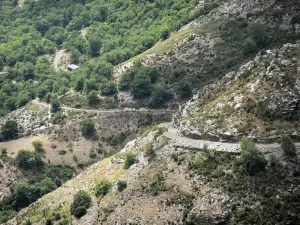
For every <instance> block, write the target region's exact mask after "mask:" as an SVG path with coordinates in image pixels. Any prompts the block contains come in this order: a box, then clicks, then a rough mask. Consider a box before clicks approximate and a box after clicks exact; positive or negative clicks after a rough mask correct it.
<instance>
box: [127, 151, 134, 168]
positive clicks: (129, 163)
mask: <svg viewBox="0 0 300 225" xmlns="http://www.w3.org/2000/svg"><path fill="white" fill-rule="evenodd" d="M135 163H136V154H135V153H133V152H130V153H128V154H127V155H126V157H125V162H124V169H125V170H127V169H129V168H130V167H131V166H132V165H133V164H135Z"/></svg>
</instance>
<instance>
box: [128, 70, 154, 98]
mask: <svg viewBox="0 0 300 225" xmlns="http://www.w3.org/2000/svg"><path fill="white" fill-rule="evenodd" d="M151 90H152V87H151V79H150V77H148V76H147V75H145V74H142V73H139V74H137V75H136V76H135V77H134V80H133V85H132V91H131V95H132V96H133V97H134V98H145V97H148V96H150V94H151Z"/></svg>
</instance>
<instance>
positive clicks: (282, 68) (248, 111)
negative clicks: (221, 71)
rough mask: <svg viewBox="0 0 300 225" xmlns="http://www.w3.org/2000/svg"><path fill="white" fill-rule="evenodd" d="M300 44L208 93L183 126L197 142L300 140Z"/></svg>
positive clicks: (260, 58) (192, 105)
mask: <svg viewBox="0 0 300 225" xmlns="http://www.w3.org/2000/svg"><path fill="white" fill-rule="evenodd" d="M299 65H300V55H299V45H298V44H295V45H291V44H286V45H285V46H283V47H282V48H280V49H278V50H270V51H269V50H268V51H262V52H260V53H259V54H258V55H257V57H255V59H254V61H250V62H249V63H247V64H245V65H244V66H242V67H241V68H240V69H239V70H238V71H237V72H231V73H228V74H227V75H226V76H225V77H224V78H222V79H221V80H220V81H219V82H217V83H215V84H212V85H209V86H207V87H205V88H203V89H202V90H201V91H200V92H199V93H198V94H197V95H196V96H195V97H194V98H193V99H192V100H191V101H189V102H188V103H187V104H186V106H185V107H184V109H183V110H182V111H181V113H180V115H178V117H177V120H178V123H177V124H178V126H179V127H180V129H181V131H182V133H183V134H184V135H186V136H193V137H194V138H200V139H203V138H204V139H210V140H217V141H219V140H222V141H238V140H240V139H241V137H243V136H249V137H251V138H253V139H255V140H258V141H278V140H279V139H280V137H281V136H282V135H289V136H291V137H293V138H294V139H295V140H299V138H300V133H299V130H300V123H299V116H300V80H299V73H300V67H299Z"/></svg>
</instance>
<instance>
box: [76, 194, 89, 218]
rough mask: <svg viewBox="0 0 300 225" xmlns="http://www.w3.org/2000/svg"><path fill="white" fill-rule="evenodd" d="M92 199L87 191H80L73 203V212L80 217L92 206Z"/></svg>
mask: <svg viewBox="0 0 300 225" xmlns="http://www.w3.org/2000/svg"><path fill="white" fill-rule="evenodd" d="M91 203H92V199H91V197H90V196H89V194H88V193H87V192H85V191H78V192H77V193H76V194H75V196H74V200H73V202H72V204H71V214H72V215H74V216H76V217H77V218H80V217H82V216H84V215H85V214H86V210H87V209H88V208H89V207H90V206H91Z"/></svg>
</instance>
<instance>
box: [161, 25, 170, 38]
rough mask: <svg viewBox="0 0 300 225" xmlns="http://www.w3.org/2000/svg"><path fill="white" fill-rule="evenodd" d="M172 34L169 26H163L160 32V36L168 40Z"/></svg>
mask: <svg viewBox="0 0 300 225" xmlns="http://www.w3.org/2000/svg"><path fill="white" fill-rule="evenodd" d="M169 36H170V30H169V29H168V28H163V29H162V30H161V32H160V38H161V39H162V40H166V39H167V38H168V37H169Z"/></svg>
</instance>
